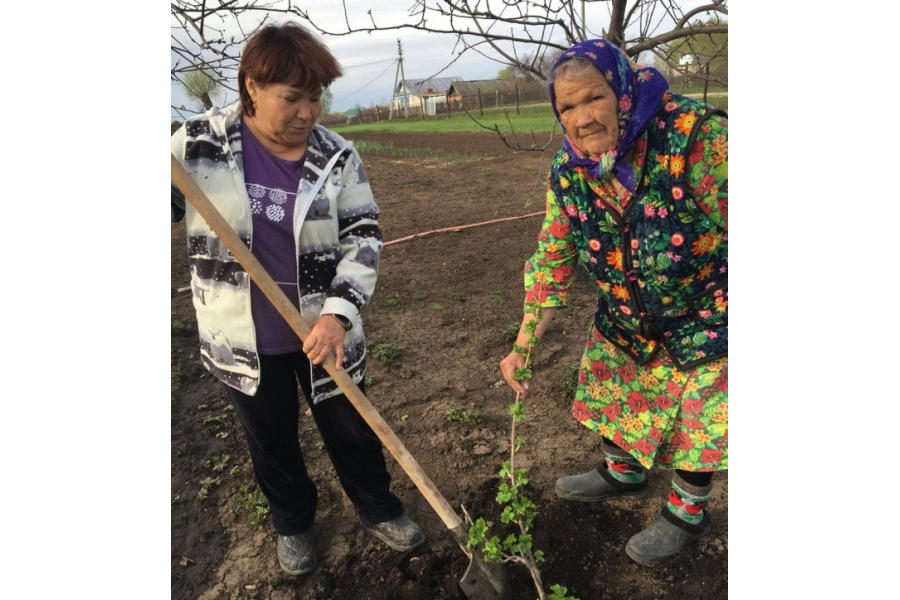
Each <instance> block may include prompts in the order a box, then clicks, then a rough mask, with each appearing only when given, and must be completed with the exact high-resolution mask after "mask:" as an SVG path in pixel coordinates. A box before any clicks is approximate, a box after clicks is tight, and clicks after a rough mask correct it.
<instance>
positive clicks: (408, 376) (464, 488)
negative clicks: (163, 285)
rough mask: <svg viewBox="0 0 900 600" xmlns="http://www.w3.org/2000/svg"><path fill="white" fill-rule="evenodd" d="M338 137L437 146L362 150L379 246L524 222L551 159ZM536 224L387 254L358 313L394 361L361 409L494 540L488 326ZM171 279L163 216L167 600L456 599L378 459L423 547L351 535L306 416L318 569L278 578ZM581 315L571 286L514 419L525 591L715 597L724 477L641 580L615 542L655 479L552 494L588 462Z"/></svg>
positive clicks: (405, 489)
mask: <svg viewBox="0 0 900 600" xmlns="http://www.w3.org/2000/svg"><path fill="white" fill-rule="evenodd" d="M347 137H348V138H350V139H354V140H361V141H369V142H378V143H380V144H382V145H385V144H391V145H392V146H393V147H395V148H424V147H427V148H432V149H434V150H436V151H437V152H436V153H435V152H432V153H431V154H435V155H434V156H432V157H430V158H397V157H396V156H395V155H391V154H386V153H383V152H362V155H363V159H364V161H365V164H366V168H367V172H368V174H369V178H370V180H371V182H372V187H373V190H374V194H375V198H376V201H377V202H378V204H379V206H380V208H381V211H382V221H381V224H382V228H383V233H384V238H385V240H386V241H387V242H390V241H392V240H397V239H400V238H403V237H405V236H409V235H412V234H417V233H422V232H427V231H431V230H435V229H440V228H446V227H451V226H456V225H464V224H470V223H479V222H483V221H488V220H492V219H499V218H504V217H517V216H521V215H528V214H529V213H534V212H536V211H540V210H542V209H543V177H544V175H545V172H546V170H547V167H548V163H549V160H550V158H551V157H552V153H553V151H554V150H555V148H556V147H558V143H554V144H551V146H550V147H549V148H548V150H547V152H546V153H545V154H543V155H542V154H540V153H535V152H513V151H511V150H509V149H508V148H506V147H505V146H504V145H503V144H502V143H501V142H500V141H499V139H498V138H497V137H496V136H495V135H494V134H492V133H484V134H452V135H450V134H447V135H440V136H427V135H424V134H418V135H409V134H406V135H402V136H401V135H399V134H388V133H380V134H378V135H375V134H359V135H348V136H347ZM444 151H446V155H444V156H442V155H441V152H444ZM539 224H540V218H539V217H535V216H530V217H526V218H523V219H519V220H511V221H504V222H498V223H494V224H490V225H485V226H479V227H473V228H466V229H461V230H459V231H455V232H441V233H434V234H430V235H424V236H419V237H415V238H413V239H410V240H407V241H402V242H400V243H396V244H390V243H389V244H388V245H387V246H386V247H385V248H384V251H383V253H382V259H381V267H380V275H379V280H378V287H377V290H376V294H375V296H374V298H373V300H372V303H371V304H370V305H369V306H368V307H367V309H366V311H365V313H364V319H365V323H366V332H367V336H368V339H369V348H370V351H371V349H372V348H374V347H375V346H376V345H378V344H388V345H390V346H393V347H394V348H397V349H399V351H400V353H399V356H398V357H397V358H395V359H394V360H393V361H389V362H384V361H381V360H378V359H376V358H371V360H370V366H369V376H370V377H371V379H370V383H369V387H368V391H367V396H368V398H369V399H370V400H371V401H372V403H373V404H374V405H375V406H376V407H377V408H378V410H379V411H380V413H381V415H382V416H383V417H384V419H385V420H386V421H387V423H388V424H389V425H390V426H391V427H392V428H394V431H395V432H396V433H397V435H398V436H399V437H400V439H401V440H402V441H403V443H404V444H405V445H406V447H407V449H408V450H409V451H410V452H411V454H412V455H413V456H414V457H415V458H416V460H417V461H418V462H419V463H420V464H421V466H422V467H423V468H424V470H425V471H426V473H427V474H428V475H429V476H430V477H431V478H432V479H433V481H434V482H435V484H436V485H437V487H438V489H439V490H440V491H441V493H442V494H443V495H444V496H445V497H446V499H447V500H448V501H449V503H450V504H451V505H452V506H453V507H454V508H455V509H456V510H457V512H458V513H459V514H462V513H461V508H460V507H461V506H465V508H466V510H467V511H468V513H469V514H470V515H473V516H485V517H487V518H488V519H489V520H492V521H493V522H494V523H495V526H494V530H495V532H496V533H502V531H503V530H502V529H499V527H500V525H499V519H498V518H497V505H496V503H495V502H494V495H495V493H496V489H497V484H498V481H499V480H498V477H497V472H498V470H499V468H500V466H501V464H502V463H503V461H504V460H506V459H507V458H508V435H509V418H508V416H507V408H508V406H509V405H510V404H511V403H512V402H513V401H514V395H513V394H512V393H511V392H510V391H509V389H508V388H507V387H505V385H503V384H501V378H500V374H499V370H498V363H499V361H500V359H501V358H502V357H503V356H505V355H506V353H507V352H509V350H510V349H511V341H510V340H511V338H510V337H509V333H508V330H509V329H511V328H514V327H515V325H516V324H518V322H519V319H520V318H521V311H522V278H521V270H522V264H523V262H524V261H525V260H526V259H527V258H528V256H529V255H530V254H531V252H532V251H533V248H534V244H535V237H536V235H537V231H538V227H539ZM188 280H189V278H188V271H187V259H186V252H185V241H184V224H183V223H178V224H174V225H173V226H172V356H171V360H172V490H171V493H172V521H171V527H172V531H171V534H172V542H171V554H172V556H171V558H172V572H171V573H172V579H171V581H172V598H173V599H176V600H188V599H191V600H194V599H197V600H214V599H229V600H238V599H241V600H263V599H266V600H287V599H297V600H300V599H303V600H307V599H309V600H311V599H317V600H322V599H335V600H351V599H353V600H395V599H396V600H413V599H416V600H442V599H455V598H464V596H463V595H462V593H461V592H460V591H459V590H458V587H457V582H458V581H459V579H460V578H461V577H462V574H463V572H464V570H465V567H466V565H467V562H468V561H467V559H466V558H465V556H464V555H463V553H462V552H461V551H460V549H459V547H458V546H457V545H456V544H455V542H454V540H453V538H452V536H451V535H450V534H449V533H448V532H447V530H446V528H445V526H444V524H443V522H442V521H441V519H440V518H439V517H438V516H437V513H436V512H435V511H434V510H433V509H432V508H431V507H430V506H429V504H428V502H427V501H426V500H425V498H424V497H423V496H422V495H421V494H420V493H419V492H418V490H417V489H416V487H415V486H414V484H413V483H412V482H411V481H410V479H409V478H408V477H407V476H406V474H405V473H404V472H403V470H402V469H401V468H400V467H399V465H398V463H397V462H396V461H394V460H393V459H392V458H391V457H390V456H389V455H388V456H387V459H388V466H389V468H390V470H391V473H392V476H393V486H392V489H393V490H394V491H395V493H396V494H397V495H398V496H399V497H400V498H401V500H402V501H403V503H404V506H405V507H406V509H407V511H408V513H410V514H411V515H412V516H413V518H415V519H416V520H417V521H418V522H419V523H420V524H421V525H422V527H423V529H424V530H425V532H426V535H427V536H428V543H427V544H426V545H425V546H424V547H421V548H420V549H418V550H416V551H413V552H412V553H409V554H407V555H401V554H399V553H396V552H394V551H392V550H390V549H389V548H388V547H387V546H386V545H385V544H383V543H382V542H380V541H378V540H376V539H374V538H372V537H370V536H369V535H367V534H366V533H364V532H363V531H362V530H361V529H360V528H359V526H358V523H357V519H356V515H355V512H354V510H353V508H352V506H351V504H350V503H349V501H348V500H347V497H346V496H345V495H344V493H343V490H342V489H341V488H340V486H339V484H338V482H337V479H336V477H335V475H334V471H333V469H332V467H331V464H330V462H329V461H328V458H327V456H326V455H325V453H324V451H323V450H322V447H321V438H319V434H318V432H317V430H316V429H315V426H314V425H313V423H312V419H311V417H309V416H308V415H305V416H304V417H302V418H301V422H300V424H299V429H300V438H301V443H302V445H303V449H304V452H305V457H306V461H307V466H308V468H309V470H310V474H311V476H312V477H313V479H314V480H315V481H316V482H317V484H318V486H319V495H320V505H319V511H318V513H317V516H316V529H315V540H316V545H317V548H318V551H319V553H320V557H321V562H320V566H319V568H318V569H317V570H316V571H315V572H313V573H312V574H310V575H307V576H304V577H290V576H287V575H285V574H284V573H282V572H281V570H280V569H279V567H278V563H277V559H276V557H275V541H274V536H273V532H272V529H271V523H270V521H269V517H268V515H267V514H266V510H267V509H266V507H265V503H264V502H263V501H261V499H260V496H259V492H258V490H257V489H256V486H255V483H254V480H253V473H252V470H251V466H250V460H249V456H248V454H247V451H246V449H245V446H244V442H243V434H242V432H241V430H240V429H239V425H238V424H237V421H236V419H235V417H234V414H233V411H232V410H231V409H230V406H229V405H228V401H227V396H226V394H225V392H224V388H223V386H222V384H220V383H218V382H217V381H216V380H215V379H214V378H213V377H212V376H210V375H209V374H208V373H207V372H206V370H205V369H204V368H203V366H202V365H201V363H200V359H199V356H198V351H197V332H196V326H195V320H194V315H193V310H192V307H191V299H190V292H188V291H184V288H186V287H187V286H188ZM592 307H593V300H592V294H591V290H590V286H589V284H588V282H587V281H586V279H585V278H583V277H579V279H578V280H577V283H576V290H575V292H574V293H573V302H572V304H571V306H570V307H569V308H568V310H566V311H562V312H561V313H560V314H559V315H558V317H557V320H556V321H554V326H553V327H552V328H551V331H550V332H549V333H548V334H547V335H546V336H545V338H544V340H543V341H542V342H541V347H540V354H539V357H538V360H537V363H536V365H535V377H536V380H535V382H534V383H533V386H532V391H531V392H530V394H529V396H528V401H527V405H526V413H527V415H528V419H527V420H526V421H525V423H524V424H522V425H520V426H519V433H520V435H521V436H523V437H524V439H525V445H524V447H523V448H522V449H521V450H520V451H519V453H518V455H517V456H518V458H517V461H518V463H519V465H520V466H524V467H526V468H527V469H528V471H529V476H530V484H529V487H528V494H529V497H530V498H531V499H532V500H534V501H535V502H536V504H537V505H538V510H539V515H538V517H537V519H536V521H535V526H534V536H535V541H534V545H535V547H536V548H538V549H541V550H543V551H544V552H545V554H546V562H545V563H544V564H543V565H542V569H541V571H542V575H543V579H544V584H545V586H546V587H549V586H550V585H551V584H554V583H559V584H562V585H565V586H567V587H568V589H569V593H570V594H573V595H575V596H577V597H579V598H581V600H607V599H608V600H616V599H623V600H645V599H646V600H651V599H662V598H666V599H669V598H672V599H679V600H680V599H719V598H726V597H727V589H728V576H727V572H728V495H727V494H728V479H727V474H725V473H722V474H717V475H716V477H715V479H714V481H715V487H714V492H713V498H712V501H711V504H710V510H711V515H712V519H713V532H712V535H711V536H710V537H709V538H708V539H705V540H699V541H698V542H696V543H695V544H694V545H693V546H692V547H691V548H690V550H689V551H686V552H684V553H683V554H682V556H679V557H678V558H676V559H675V560H673V561H672V562H671V563H670V564H667V565H664V566H661V567H657V568H656V569H648V568H645V567H642V566H640V565H638V564H637V563H634V562H633V561H631V559H629V558H628V557H627V556H626V555H625V553H624V546H625V543H626V541H627V540H628V538H629V537H630V536H631V535H633V534H634V533H636V532H637V531H639V530H640V529H641V528H643V527H644V526H645V525H646V524H648V523H649V522H651V521H652V520H653V519H654V518H656V516H657V515H658V511H659V509H660V507H661V505H662V501H663V498H664V495H665V493H666V491H667V489H668V482H669V474H668V473H667V472H663V471H656V470H654V471H652V472H651V479H650V481H651V488H650V489H651V493H650V494H649V495H648V496H647V498H645V499H643V500H624V499H623V500H615V501H611V502H609V503H606V504H578V503H572V502H567V501H564V500H561V499H559V498H557V497H556V495H555V493H554V481H555V480H556V478H557V477H559V476H560V475H564V474H571V473H575V472H581V471H585V470H587V469H589V468H590V467H591V466H592V465H593V464H595V462H596V461H597V460H598V457H599V440H598V438H597V437H596V434H594V433H592V432H590V431H588V430H587V429H584V428H583V427H582V426H580V425H579V424H578V423H576V422H575V421H574V419H573V418H572V416H571V413H570V410H569V409H570V405H571V392H570V391H569V390H568V389H567V382H568V381H569V380H568V379H567V373H568V372H569V368H570V367H571V365H573V364H574V363H575V362H576V361H577V360H578V358H579V356H580V351H581V347H582V343H583V339H584V337H585V335H586V331H587V326H588V324H589V322H590V317H591V311H592ZM454 417H456V418H454ZM466 417H473V418H466ZM478 417H480V420H479V418H478ZM476 421H477V422H476ZM505 570H506V572H507V574H508V575H509V578H510V581H511V585H512V589H513V597H514V599H515V600H526V599H531V598H536V597H537V593H536V591H535V589H534V587H533V584H532V583H531V580H530V578H529V577H528V575H527V573H526V571H525V570H524V569H523V568H522V567H520V566H517V565H507V566H506V567H505Z"/></svg>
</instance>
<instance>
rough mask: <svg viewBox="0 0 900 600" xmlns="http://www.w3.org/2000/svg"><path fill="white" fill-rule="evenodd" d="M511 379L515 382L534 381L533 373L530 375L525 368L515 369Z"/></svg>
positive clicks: (529, 370)
mask: <svg viewBox="0 0 900 600" xmlns="http://www.w3.org/2000/svg"><path fill="white" fill-rule="evenodd" d="M513 379H515V380H516V381H525V380H526V379H534V373H532V371H531V369H529V368H527V367H523V368H519V369H516V372H515V373H514V374H513Z"/></svg>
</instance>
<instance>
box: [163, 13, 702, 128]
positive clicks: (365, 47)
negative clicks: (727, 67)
mask: <svg viewBox="0 0 900 600" xmlns="http://www.w3.org/2000/svg"><path fill="white" fill-rule="evenodd" d="M701 1H702V0H683V1H682V2H681V3H680V6H681V8H682V9H683V10H688V9H689V8H690V7H692V6H696V5H698V4H700V3H701ZM345 4H346V6H347V8H348V10H349V12H350V15H351V16H350V24H351V25H353V26H365V25H367V24H369V23H370V20H369V16H368V14H367V13H368V11H369V10H370V9H371V10H372V14H373V15H374V17H375V19H376V22H377V23H378V25H380V26H384V25H388V24H397V23H406V22H410V21H411V18H410V17H409V16H408V15H407V9H408V8H409V6H410V5H411V4H412V3H411V2H399V1H397V0H345ZM586 6H587V9H586V13H587V14H586V16H587V23H588V29H589V30H591V31H593V32H594V34H595V35H596V36H597V37H599V36H600V35H601V32H602V28H603V26H604V25H605V24H606V23H607V22H608V19H609V4H608V3H606V2H602V3H591V4H587V5H586ZM304 9H305V10H308V11H309V13H310V15H311V17H312V18H313V20H314V21H315V22H316V23H317V24H319V25H321V26H322V27H323V28H325V29H331V30H333V31H340V30H342V29H344V28H345V27H346V25H345V23H344V15H343V10H342V9H341V3H339V2H326V1H320V2H317V3H313V5H312V6H309V5H308V6H305V7H304ZM271 20H272V21H274V22H280V21H283V20H285V17H284V16H283V15H278V14H277V13H272V18H271ZM257 22H258V21H257ZM429 22H430V23H431V24H433V25H434V24H437V20H436V19H434V18H431V19H429ZM173 23H174V21H173ZM301 24H304V23H303V22H302V21H301ZM255 26H256V24H255V23H252V22H244V28H245V29H246V30H252V29H254V28H255ZM553 37H554V39H561V34H560V33H557V34H556V35H554V36H553ZM398 38H399V39H400V41H401V44H402V47H403V72H404V75H405V76H406V78H407V79H420V78H425V77H429V76H433V75H435V74H436V73H438V72H439V71H441V69H443V68H444V67H446V66H447V64H448V63H449V62H450V61H451V60H452V59H453V58H454V57H455V56H456V53H455V52H454V45H455V43H456V38H455V36H453V35H442V34H433V33H425V32H420V31H416V30H413V29H399V30H392V31H380V32H375V33H371V34H368V33H359V34H353V35H347V36H321V37H320V39H322V41H323V42H325V44H326V45H327V46H328V47H329V49H330V50H331V52H332V53H333V54H334V55H335V57H336V58H337V59H338V62H339V63H340V64H341V67H342V68H343V70H344V75H343V76H342V77H340V78H339V79H338V80H336V81H335V82H334V83H333V84H332V86H331V90H332V93H333V103H332V107H331V108H332V110H333V111H343V110H346V109H348V108H352V107H354V106H356V105H360V106H363V107H368V106H372V105H374V104H383V103H387V102H388V101H389V100H390V98H391V88H392V87H393V84H394V80H395V77H396V76H397V40H398ZM457 52H458V49H457ZM491 56H493V54H492V55H491ZM494 58H498V57H494ZM504 66H505V63H502V62H498V61H497V60H493V59H492V58H489V57H485V56H483V55H481V54H478V53H476V52H474V51H472V50H469V51H467V52H466V53H464V54H463V55H462V57H460V58H458V60H457V61H456V62H454V63H453V64H452V65H450V67H449V68H447V69H446V70H444V71H443V72H441V73H440V76H442V77H449V76H456V77H461V78H463V79H469V80H474V79H493V78H494V77H496V75H497V72H498V71H500V69H502V68H503V67H504ZM234 99H236V94H235V93H233V92H231V93H229V94H228V95H227V96H225V97H224V98H220V99H218V100H217V102H216V103H217V104H219V105H221V104H226V103H228V102H230V101H233V100H234ZM172 104H174V105H176V106H177V105H180V104H184V105H185V106H187V107H189V108H195V107H196V105H195V104H192V103H191V102H190V101H188V100H186V99H185V96H184V94H183V91H182V90H181V89H180V86H178V85H173V86H172ZM173 118H177V115H175V114H173Z"/></svg>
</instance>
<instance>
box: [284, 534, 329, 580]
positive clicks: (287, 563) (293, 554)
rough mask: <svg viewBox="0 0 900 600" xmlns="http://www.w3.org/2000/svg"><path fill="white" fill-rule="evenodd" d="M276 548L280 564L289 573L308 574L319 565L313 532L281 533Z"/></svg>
mask: <svg viewBox="0 0 900 600" xmlns="http://www.w3.org/2000/svg"><path fill="white" fill-rule="evenodd" d="M276 549H277V551H278V565H279V566H280V567H281V570H282V571H284V572H285V573H287V574H288V575H306V574H307V573H312V572H313V571H314V570H315V569H316V567H317V566H318V565H319V559H318V558H317V557H316V548H315V545H314V544H313V537H312V533H311V532H304V533H300V534H297V535H279V536H278V543H277V544H276Z"/></svg>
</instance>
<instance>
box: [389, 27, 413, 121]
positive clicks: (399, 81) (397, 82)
mask: <svg viewBox="0 0 900 600" xmlns="http://www.w3.org/2000/svg"><path fill="white" fill-rule="evenodd" d="M405 80H406V75H405V74H404V73H403V46H402V45H401V44H400V38H397V72H396V73H395V74H394V88H393V89H392V90H391V110H390V111H389V112H388V120H391V118H393V116H394V105H395V104H396V102H395V100H396V98H397V92H398V91H399V89H400V88H401V87H403V82H404V81H405ZM398 108H399V107H398ZM403 117H404V118H409V106H408V105H407V99H406V98H404V99H403Z"/></svg>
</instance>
